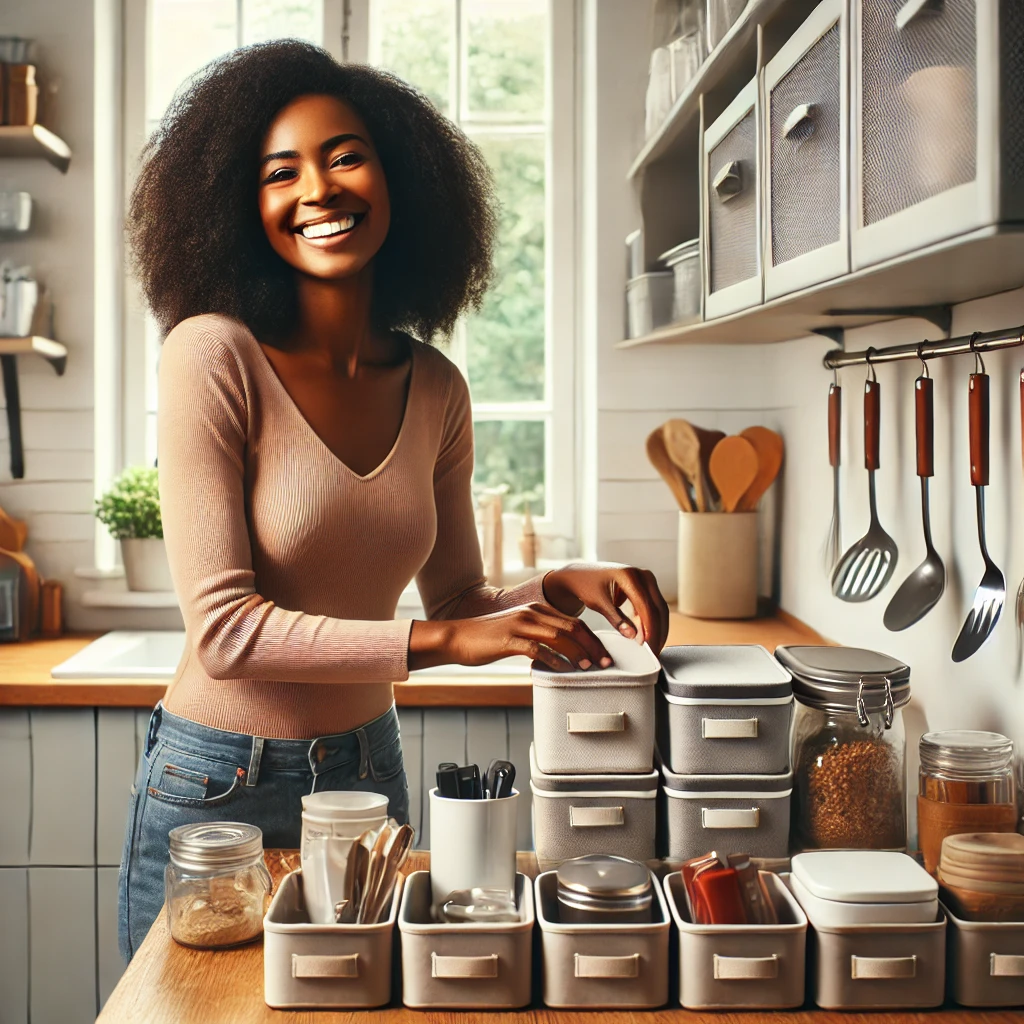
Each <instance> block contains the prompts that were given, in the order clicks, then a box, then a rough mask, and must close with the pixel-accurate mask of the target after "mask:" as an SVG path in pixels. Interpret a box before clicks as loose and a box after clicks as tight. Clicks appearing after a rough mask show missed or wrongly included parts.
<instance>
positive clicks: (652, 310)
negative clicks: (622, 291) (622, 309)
mask: <svg viewBox="0 0 1024 1024" xmlns="http://www.w3.org/2000/svg"><path fill="white" fill-rule="evenodd" d="M674 282H675V277H674V275H673V274H672V272H671V271H668V270H652V271H650V273H647V274H641V275H640V276H639V277H633V278H630V279H629V280H628V281H627V282H626V309H627V312H628V317H627V321H628V323H627V326H628V328H629V337H631V338H641V337H643V336H644V335H645V334H650V333H651V331H653V330H654V329H655V328H657V327H664V325H665V324H667V323H671V321H672V300H673V296H674V293H675V283H674Z"/></svg>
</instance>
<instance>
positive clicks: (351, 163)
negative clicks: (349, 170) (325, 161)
mask: <svg viewBox="0 0 1024 1024" xmlns="http://www.w3.org/2000/svg"><path fill="white" fill-rule="evenodd" d="M362 162H363V155H362V154H361V153H342V154H341V155H340V156H338V157H335V158H334V160H333V161H332V162H331V166H332V167H355V166H356V165H357V164H361V163H362Z"/></svg>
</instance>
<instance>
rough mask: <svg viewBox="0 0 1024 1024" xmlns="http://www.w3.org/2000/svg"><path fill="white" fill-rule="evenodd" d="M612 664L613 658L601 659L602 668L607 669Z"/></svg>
mask: <svg viewBox="0 0 1024 1024" xmlns="http://www.w3.org/2000/svg"><path fill="white" fill-rule="evenodd" d="M611 663H612V659H611V658H602V659H601V668H607V667H608V666H609V665H610V664H611Z"/></svg>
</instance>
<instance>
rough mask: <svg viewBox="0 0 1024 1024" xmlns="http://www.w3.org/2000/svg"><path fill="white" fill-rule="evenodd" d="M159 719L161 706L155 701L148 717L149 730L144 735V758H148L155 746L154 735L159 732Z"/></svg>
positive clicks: (161, 714) (161, 710)
mask: <svg viewBox="0 0 1024 1024" xmlns="http://www.w3.org/2000/svg"><path fill="white" fill-rule="evenodd" d="M161 718H163V706H162V704H161V703H160V701H157V703H156V707H155V708H153V713H152V714H151V715H150V716H149V730H148V731H147V733H146V757H149V755H150V754H151V753H152V751H153V747H154V746H155V745H156V734H157V733H158V732H159V731H160V719H161Z"/></svg>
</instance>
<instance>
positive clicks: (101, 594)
mask: <svg viewBox="0 0 1024 1024" xmlns="http://www.w3.org/2000/svg"><path fill="white" fill-rule="evenodd" d="M81 603H82V606H83V607H84V608H174V609H177V607H178V597H177V595H176V594H175V593H174V591H173V590H86V591H85V592H84V593H83V594H82V598H81Z"/></svg>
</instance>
